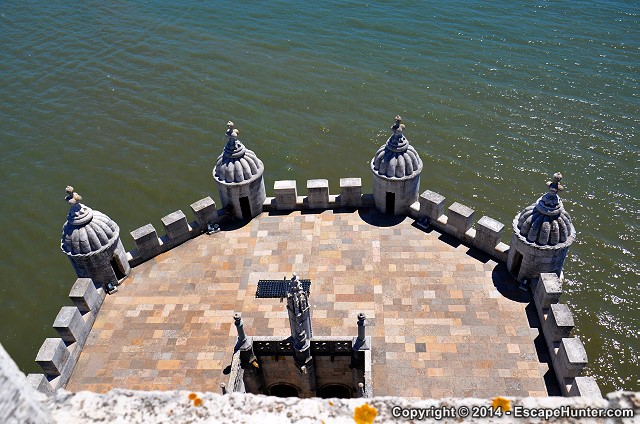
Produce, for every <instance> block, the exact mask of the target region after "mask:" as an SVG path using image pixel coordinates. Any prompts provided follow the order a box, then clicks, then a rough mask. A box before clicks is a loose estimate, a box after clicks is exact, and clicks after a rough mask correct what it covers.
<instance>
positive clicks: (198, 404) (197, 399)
mask: <svg viewBox="0 0 640 424" xmlns="http://www.w3.org/2000/svg"><path fill="white" fill-rule="evenodd" d="M193 406H202V399H200V398H195V399H194V400H193Z"/></svg>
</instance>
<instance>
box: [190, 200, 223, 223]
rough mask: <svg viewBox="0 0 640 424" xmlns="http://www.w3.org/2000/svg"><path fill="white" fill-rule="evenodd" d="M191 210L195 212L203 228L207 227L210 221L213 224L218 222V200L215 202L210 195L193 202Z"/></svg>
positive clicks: (197, 220)
mask: <svg viewBox="0 0 640 424" xmlns="http://www.w3.org/2000/svg"><path fill="white" fill-rule="evenodd" d="M191 211H192V212H193V216H194V217H195V218H196V222H197V223H198V225H199V226H200V228H202V229H206V228H207V224H208V223H210V222H211V223H213V224H215V223H217V222H218V210H217V209H216V202H214V201H213V199H212V198H211V197H209V196H207V197H205V198H204V199H200V200H198V201H197V202H194V203H192V204H191Z"/></svg>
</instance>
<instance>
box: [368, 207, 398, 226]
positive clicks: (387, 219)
mask: <svg viewBox="0 0 640 424" xmlns="http://www.w3.org/2000/svg"><path fill="white" fill-rule="evenodd" d="M358 215H359V216H360V219H362V220H363V221H364V222H366V223H367V224H369V225H373V226H375V227H393V226H395V225H398V224H400V223H401V222H402V221H404V220H405V219H407V217H406V216H404V215H398V216H396V215H387V214H384V213H381V212H378V210H377V209H375V208H362V209H358Z"/></svg>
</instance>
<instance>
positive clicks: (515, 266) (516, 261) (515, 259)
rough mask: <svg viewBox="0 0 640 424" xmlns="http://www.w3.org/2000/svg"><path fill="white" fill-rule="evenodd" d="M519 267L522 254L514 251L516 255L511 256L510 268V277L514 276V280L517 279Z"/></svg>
mask: <svg viewBox="0 0 640 424" xmlns="http://www.w3.org/2000/svg"><path fill="white" fill-rule="evenodd" d="M520 266H522V253H520V252H519V251H517V250H516V253H515V255H514V256H513V265H512V266H511V275H514V276H515V277H516V278H518V274H519V273H520Z"/></svg>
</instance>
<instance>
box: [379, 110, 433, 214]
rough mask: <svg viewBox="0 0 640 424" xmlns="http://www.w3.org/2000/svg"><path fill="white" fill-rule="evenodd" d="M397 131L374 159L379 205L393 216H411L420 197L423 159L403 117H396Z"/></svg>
mask: <svg viewBox="0 0 640 424" xmlns="http://www.w3.org/2000/svg"><path fill="white" fill-rule="evenodd" d="M391 130H392V131H393V134H392V135H391V137H389V139H388V140H387V143H386V144H385V145H384V146H382V147H380V148H379V149H378V151H377V152H376V154H375V155H374V156H373V159H371V171H372V172H373V198H374V200H375V205H376V208H377V209H378V210H379V211H380V212H382V213H388V214H390V215H407V214H409V207H410V206H411V205H412V204H413V203H414V202H415V201H416V200H418V193H419V190H420V172H421V171H422V160H421V159H420V156H418V152H416V149H414V148H413V146H411V145H410V144H409V140H407V138H406V137H405V136H404V134H403V131H404V124H402V118H401V117H400V116H396V121H395V124H394V125H393V126H392V127H391Z"/></svg>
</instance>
